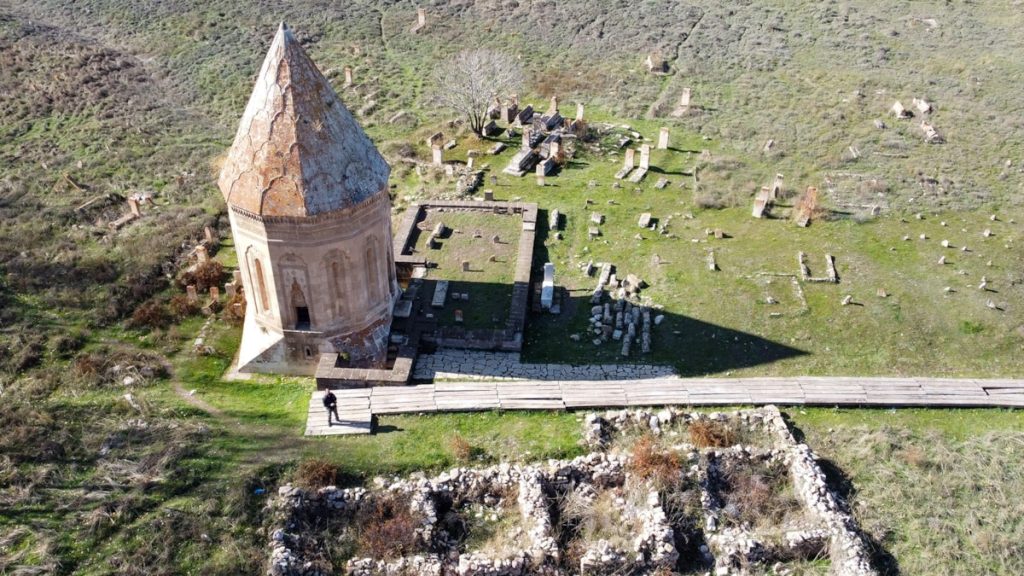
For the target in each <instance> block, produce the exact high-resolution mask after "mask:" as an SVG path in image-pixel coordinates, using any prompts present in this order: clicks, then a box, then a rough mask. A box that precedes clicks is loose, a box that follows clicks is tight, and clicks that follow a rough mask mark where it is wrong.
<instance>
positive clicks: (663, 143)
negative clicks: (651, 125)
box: [658, 126, 668, 150]
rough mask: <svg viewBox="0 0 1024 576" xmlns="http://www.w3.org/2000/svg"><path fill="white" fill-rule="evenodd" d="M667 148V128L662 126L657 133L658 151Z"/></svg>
mask: <svg viewBox="0 0 1024 576" xmlns="http://www.w3.org/2000/svg"><path fill="white" fill-rule="evenodd" d="M666 148H668V127H667V126H663V127H662V128H661V130H660V131H659V132H658V150H665V149H666Z"/></svg>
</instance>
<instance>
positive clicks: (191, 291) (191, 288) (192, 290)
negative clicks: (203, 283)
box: [185, 284, 199, 304]
mask: <svg viewBox="0 0 1024 576" xmlns="http://www.w3.org/2000/svg"><path fill="white" fill-rule="evenodd" d="M185 294H186V297H187V298H188V301H189V302H191V303H193V304H195V303H196V302H198V301H199V293H198V292H196V286H195V284H189V285H188V286H185Z"/></svg>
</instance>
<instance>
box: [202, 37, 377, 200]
mask: <svg viewBox="0 0 1024 576" xmlns="http://www.w3.org/2000/svg"><path fill="white" fill-rule="evenodd" d="M390 171H391V169H390V167H388V165H387V163H386V162H385V161H384V158H383V157H381V155H380V153H379V152H378V151H377V149H376V148H375V147H374V145H373V143H372V142H371V141H370V139H369V137H367V135H366V133H365V132H363V129H362V128H361V127H360V126H359V124H358V123H357V122H356V120H355V118H353V117H352V114H351V113H350V112H349V111H348V110H347V109H346V108H345V106H344V105H343V104H342V103H341V100H340V99H339V98H338V95H337V94H336V93H335V92H334V89H333V88H331V85H330V83H328V82H327V79H326V78H324V76H323V74H321V73H320V70H319V69H317V67H316V65H315V64H314V63H313V61H312V60H310V59H309V56H307V55H306V52H305V50H303V49H302V46H300V45H299V43H298V41H296V40H295V37H294V36H293V35H292V33H291V31H290V30H289V29H288V27H287V26H285V25H284V24H283V23H282V24H281V27H280V28H279V29H278V31H277V35H276V36H274V41H273V42H272V43H271V44H270V51H269V52H268V53H267V58H266V60H264V61H263V67H262V68H261V69H260V75H259V78H257V80H256V86H255V87H254V88H253V91H252V96H250V97H249V104H248V105H246V107H245V113H244V114H243V115H242V121H241V123H240V124H239V126H238V133H237V134H236V135H235V141H234V144H232V146H231V150H230V151H229V152H228V156H227V159H226V161H225V162H224V165H223V168H222V169H221V173H220V179H219V180H218V185H219V186H220V190H221V192H222V193H223V194H224V199H225V200H226V201H227V203H228V205H230V206H234V207H237V208H241V209H243V210H245V211H247V212H250V213H252V214H256V215H258V216H263V217H298V218H303V217H309V216H315V215H317V214H323V213H325V212H331V211H334V210H340V209H344V208H348V207H350V206H354V205H357V204H359V203H361V202H363V201H364V200H366V199H367V198H369V197H371V196H372V195H374V194H375V193H377V192H379V191H381V190H382V189H383V188H384V187H385V186H386V185H387V180H388V175H389V174H390Z"/></svg>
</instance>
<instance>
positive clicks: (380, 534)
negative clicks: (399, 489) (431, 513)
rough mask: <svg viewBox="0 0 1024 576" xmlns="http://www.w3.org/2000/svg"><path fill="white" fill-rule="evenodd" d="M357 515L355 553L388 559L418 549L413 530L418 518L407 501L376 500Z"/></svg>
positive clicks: (394, 499) (417, 523)
mask: <svg viewBox="0 0 1024 576" xmlns="http://www.w3.org/2000/svg"><path fill="white" fill-rule="evenodd" d="M361 516H362V518H359V519H358V520H359V521H358V525H359V526H360V527H361V530H360V532H359V537H358V539H357V543H356V546H357V548H358V551H359V555H361V556H369V557H371V558H378V559H384V560H389V559H393V558H399V557H402V556H409V555H411V554H413V553H415V552H416V551H418V549H419V548H420V543H419V539H418V538H417V536H416V529H417V528H419V526H420V524H421V521H420V519H418V518H416V517H415V516H413V514H412V511H411V510H410V509H409V503H408V501H402V500H399V499H397V498H385V499H378V500H377V501H376V502H374V504H373V505H372V506H369V507H368V508H367V509H365V511H364V512H363V513H362V514H361Z"/></svg>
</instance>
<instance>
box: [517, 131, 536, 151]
mask: <svg viewBox="0 0 1024 576" xmlns="http://www.w3.org/2000/svg"><path fill="white" fill-rule="evenodd" d="M531 136H533V129H532V128H523V142H522V144H521V145H520V148H521V149H522V150H529V149H530V138H531Z"/></svg>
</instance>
